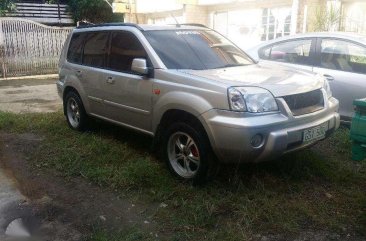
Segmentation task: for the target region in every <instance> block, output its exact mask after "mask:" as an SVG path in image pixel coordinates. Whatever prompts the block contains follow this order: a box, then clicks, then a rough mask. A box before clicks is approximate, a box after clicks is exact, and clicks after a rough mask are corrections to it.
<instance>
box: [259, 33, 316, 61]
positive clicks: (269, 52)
mask: <svg viewBox="0 0 366 241" xmlns="http://www.w3.org/2000/svg"><path fill="white" fill-rule="evenodd" d="M310 48H311V40H310V39H309V40H296V41H288V42H284V43H280V44H275V45H273V46H271V47H269V48H265V49H262V50H261V51H260V53H259V57H260V58H262V59H268V60H273V61H278V62H284V63H291V64H304V65H309V64H311V61H310Z"/></svg>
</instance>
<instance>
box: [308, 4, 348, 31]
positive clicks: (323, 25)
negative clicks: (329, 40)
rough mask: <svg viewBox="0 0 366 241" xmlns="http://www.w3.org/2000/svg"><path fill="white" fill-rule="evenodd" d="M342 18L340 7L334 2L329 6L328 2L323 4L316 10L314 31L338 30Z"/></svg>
mask: <svg viewBox="0 0 366 241" xmlns="http://www.w3.org/2000/svg"><path fill="white" fill-rule="evenodd" d="M341 20H342V17H341V8H340V7H337V6H336V5H334V4H330V5H329V6H328V7H327V5H326V4H324V5H321V6H319V7H318V8H317V9H316V11H315V19H314V23H313V26H314V31H338V30H340V29H339V28H340V22H341Z"/></svg>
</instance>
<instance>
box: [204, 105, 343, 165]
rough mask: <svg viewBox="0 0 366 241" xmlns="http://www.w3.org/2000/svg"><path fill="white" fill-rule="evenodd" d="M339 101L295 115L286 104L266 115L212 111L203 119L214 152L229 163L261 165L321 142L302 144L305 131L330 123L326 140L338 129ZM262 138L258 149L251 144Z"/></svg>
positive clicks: (221, 159) (205, 114)
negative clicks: (310, 111) (259, 163)
mask: <svg viewBox="0 0 366 241" xmlns="http://www.w3.org/2000/svg"><path fill="white" fill-rule="evenodd" d="M338 107H339V104H338V101H337V100H336V99H334V98H330V99H329V101H328V102H327V104H326V106H325V108H324V109H323V110H320V111H317V112H314V113H310V114H306V115H302V116H297V117H295V116H293V115H292V114H291V111H290V110H289V109H288V107H287V106H286V104H285V102H284V101H281V100H279V108H280V111H279V112H276V113H268V114H265V115H255V114H248V113H237V112H232V111H225V110H217V109H213V110H210V111H208V112H206V113H204V114H202V115H201V116H200V118H201V121H202V123H204V125H205V129H206V131H207V133H208V137H209V139H210V142H211V145H212V147H213V150H214V152H215V154H216V155H217V157H218V158H219V160H220V161H222V162H226V163H237V162H260V161H265V160H270V159H274V158H276V157H278V156H280V155H282V154H285V153H288V152H291V151H295V150H299V149H302V148H304V147H307V146H310V145H312V144H314V143H316V142H317V141H319V140H315V141H311V142H303V133H304V130H307V129H309V128H312V127H316V126H319V125H321V124H323V123H327V124H328V128H327V131H326V137H327V136H329V135H330V134H331V133H332V132H334V131H335V130H336V129H338V127H339V124H340V117H339V114H338ZM256 134H260V135H262V136H263V138H264V141H263V144H262V145H260V146H259V147H253V146H252V145H251V140H252V137H253V136H254V135H256Z"/></svg>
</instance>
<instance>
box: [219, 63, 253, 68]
mask: <svg viewBox="0 0 366 241" xmlns="http://www.w3.org/2000/svg"><path fill="white" fill-rule="evenodd" d="M246 65H247V64H226V65H224V66H220V67H217V68H215V69H222V68H230V67H238V66H246Z"/></svg>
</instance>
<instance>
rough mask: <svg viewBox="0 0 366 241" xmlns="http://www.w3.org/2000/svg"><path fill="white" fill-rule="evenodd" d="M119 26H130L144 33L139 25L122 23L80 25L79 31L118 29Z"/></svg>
mask: <svg viewBox="0 0 366 241" xmlns="http://www.w3.org/2000/svg"><path fill="white" fill-rule="evenodd" d="M118 26H128V27H135V28H137V29H138V30H140V31H144V30H143V28H141V27H140V26H139V25H137V24H135V23H122V22H117V23H102V24H86V25H80V26H78V27H77V29H82V28H95V27H118Z"/></svg>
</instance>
